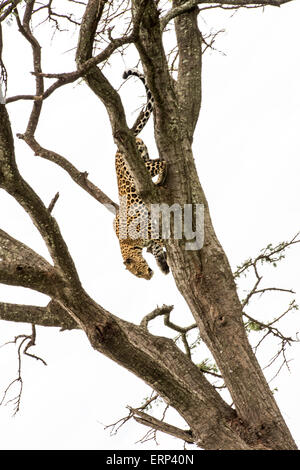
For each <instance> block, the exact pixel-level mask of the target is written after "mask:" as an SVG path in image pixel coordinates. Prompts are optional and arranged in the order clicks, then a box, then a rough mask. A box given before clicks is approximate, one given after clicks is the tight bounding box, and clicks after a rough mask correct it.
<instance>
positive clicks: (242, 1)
mask: <svg viewBox="0 0 300 470" xmlns="http://www.w3.org/2000/svg"><path fill="white" fill-rule="evenodd" d="M290 1H292V0H260V1H258V0H220V1H219V2H217V1H213V0H205V1H203V0H187V1H186V2H182V3H181V4H180V5H176V6H174V7H173V8H172V9H170V10H169V11H168V12H167V13H166V14H165V16H163V17H162V18H161V20H160V24H161V28H162V30H164V28H165V27H166V26H167V24H168V23H169V22H170V21H171V20H172V19H173V18H176V17H178V16H179V15H182V14H183V13H186V12H188V11H190V10H192V9H193V8H195V7H197V5H201V4H214V7H215V8H222V6H224V5H231V6H233V7H235V8H239V7H244V6H249V5H250V6H252V5H255V6H260V7H263V6H269V5H270V6H276V7H280V6H281V5H283V4H284V3H288V2H290Z"/></svg>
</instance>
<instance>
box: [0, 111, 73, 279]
mask: <svg viewBox="0 0 300 470" xmlns="http://www.w3.org/2000/svg"><path fill="white" fill-rule="evenodd" d="M0 187H2V188H3V189H5V190H6V191H7V192H8V193H9V194H10V195H11V196H12V197H14V198H15V199H16V201H17V202H18V203H19V204H20V205H21V206H22V207H23V209H24V210H25V211H26V212H27V213H28V214H29V215H30V217H31V219H32V221H33V223H34V224H35V226H36V227H37V229H38V230H39V232H40V234H41V236H42V237H43V239H44V241H45V243H46V245H47V247H48V250H49V253H50V255H51V257H52V259H53V261H54V264H55V266H57V267H59V268H60V269H61V270H62V272H63V273H64V274H65V275H67V276H68V278H69V280H72V283H73V286H74V287H75V286H78V287H79V286H81V284H80V281H79V277H78V274H77V271H76V268H75V266H74V263H73V260H72V258H71V257H70V254H69V251H68V248H67V245H66V243H65V241H64V240H63V238H62V236H61V233H60V230H59V227H58V225H57V222H56V220H55V219H54V218H53V217H52V216H51V214H50V213H49V211H48V210H47V208H46V207H45V205H44V204H43V202H42V201H41V199H40V198H39V197H38V196H37V194H36V193H35V192H34V191H33V189H32V188H31V187H30V186H29V185H28V184H27V183H26V181H25V180H24V179H23V178H22V176H21V175H20V173H19V171H18V168H17V165H16V161H15V154H14V142H13V136H12V131H11V127H10V122H9V117H8V114H7V111H6V109H5V106H4V105H3V104H0Z"/></svg>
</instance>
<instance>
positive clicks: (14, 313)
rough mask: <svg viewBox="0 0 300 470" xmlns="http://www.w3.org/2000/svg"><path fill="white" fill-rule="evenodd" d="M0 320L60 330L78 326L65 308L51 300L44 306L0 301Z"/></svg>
mask: <svg viewBox="0 0 300 470" xmlns="http://www.w3.org/2000/svg"><path fill="white" fill-rule="evenodd" d="M0 320H5V321H11V322H21V323H33V324H34V325H39V326H47V327H51V326H52V327H57V328H61V329H62V330H73V329H78V328H79V326H78V324H77V323H76V322H75V321H74V320H73V319H72V318H71V317H70V315H68V314H67V313H66V310H65V309H63V308H62V307H61V306H60V305H59V304H57V303H56V302H55V301H53V300H52V301H50V302H49V303H48V305H47V306H46V307H37V306H35V305H18V304H10V303H5V302H0Z"/></svg>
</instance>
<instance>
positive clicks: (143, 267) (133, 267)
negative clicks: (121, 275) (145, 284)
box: [124, 247, 153, 280]
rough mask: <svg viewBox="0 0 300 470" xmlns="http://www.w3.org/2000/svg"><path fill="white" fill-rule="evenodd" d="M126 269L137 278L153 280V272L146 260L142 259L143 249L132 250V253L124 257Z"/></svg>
mask: <svg viewBox="0 0 300 470" xmlns="http://www.w3.org/2000/svg"><path fill="white" fill-rule="evenodd" d="M124 260H125V261H124V264H125V266H126V269H128V271H130V272H131V273H132V274H134V275H135V276H137V277H140V278H143V279H147V280H149V279H151V277H152V276H153V271H152V269H151V268H149V266H148V264H147V262H146V260H145V259H144V258H143V257H142V253H141V249H140V248H139V247H138V249H136V250H134V249H131V250H130V253H128V255H127V256H126V257H124Z"/></svg>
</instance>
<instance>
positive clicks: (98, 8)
mask: <svg viewBox="0 0 300 470" xmlns="http://www.w3.org/2000/svg"><path fill="white" fill-rule="evenodd" d="M2 3H3V4H2V7H1V20H2V21H3V20H6V18H9V15H13V16H14V18H15V20H16V21H17V24H18V28H19V31H20V33H21V34H22V35H23V37H24V39H25V40H27V41H28V42H29V43H30V45H31V47H32V52H33V63H34V76H35V80H36V90H35V92H34V93H33V94H31V95H16V96H13V97H8V98H7V99H6V105H7V106H8V105H9V104H10V103H13V102H15V101H19V100H31V101H32V102H33V106H32V112H31V115H30V118H29V121H28V125H27V129H26V131H25V133H24V134H18V137H19V138H20V139H22V140H24V141H25V143H26V144H27V145H28V146H29V147H30V148H31V149H32V151H33V152H34V153H35V155H39V156H40V157H43V158H46V159H48V160H50V161H51V162H53V163H56V164H57V165H59V166H61V167H62V168H63V169H64V170H65V171H66V172H68V173H69V175H70V176H71V177H72V178H73V180H74V181H75V182H76V183H77V184H79V185H80V186H81V187H82V188H83V189H85V190H86V191H87V192H88V193H89V194H90V195H91V196H92V197H94V198H95V199H96V200H97V201H98V202H100V203H101V204H103V203H104V204H107V203H109V204H110V205H111V206H116V204H115V203H114V202H112V201H111V200H110V198H108V197H107V196H106V195H105V194H104V193H103V192H102V191H101V190H100V189H99V188H97V187H96V186H95V185H94V184H92V183H91V181H90V180H89V179H88V176H87V174H85V173H80V172H79V171H78V170H77V169H76V168H75V167H74V166H73V165H71V164H70V162H69V161H68V160H66V159H65V158H64V157H62V156H61V155H59V154H58V153H56V152H54V151H52V150H47V149H45V148H43V147H42V146H41V145H40V144H39V142H38V141H37V139H36V137H35V131H36V129H37V125H38V123H39V119H40V116H41V115H42V114H41V113H42V109H43V107H44V102H45V100H46V99H48V98H49V97H50V96H51V95H52V94H53V93H54V92H56V91H57V90H58V89H59V88H61V87H62V86H64V85H66V84H68V83H72V82H74V81H75V80H78V79H79V78H81V77H83V78H84V80H85V81H86V83H87V84H88V86H89V87H90V88H91V90H92V91H93V92H94V93H95V95H96V96H97V97H98V98H100V100H101V101H102V102H103V103H104V105H105V107H106V109H107V112H108V116H109V119H110V123H111V128H112V134H113V138H114V141H115V143H116V145H117V146H118V148H119V149H120V150H121V151H122V152H123V153H124V155H126V162H127V164H128V166H129V168H130V171H131V173H132V175H133V177H134V180H135V183H136V187H137V190H138V192H139V194H140V195H141V197H142V199H143V200H144V201H145V203H146V204H151V203H167V204H168V205H169V206H171V205H172V204H174V203H177V204H179V206H180V207H183V206H184V205H185V204H192V205H195V204H204V207H205V212H204V214H205V215H204V230H205V237H204V246H203V248H202V249H201V250H185V246H184V244H183V243H182V241H181V240H176V239H173V238H171V239H169V240H168V241H167V243H166V247H167V253H168V260H169V263H170V267H171V270H172V275H173V276H174V279H175V282H176V285H177V288H178V290H179V292H180V293H181V294H182V296H183V297H184V299H185V301H186V302H187V304H188V306H189V308H190V311H191V312H192V314H193V317H194V319H195V323H196V325H197V328H198V329H199V333H200V337H201V340H203V341H204V342H205V344H206V345H207V346H208V348H209V350H210V351H211V353H212V355H213V357H214V360H215V362H216V365H217V367H218V370H219V371H220V373H218V371H217V372H216V370H214V368H212V367H210V366H209V365H207V364H206V363H201V364H200V365H199V364H198V367H197V365H195V364H194V363H193V362H192V361H191V353H190V346H189V345H188V343H187V339H186V333H187V332H188V331H189V330H190V329H192V328H194V325H191V326H190V327H186V328H183V327H179V326H176V325H174V324H173V322H171V321H170V312H171V310H172V308H171V307H169V306H163V307H161V308H157V309H156V310H154V311H153V312H151V314H149V315H147V316H146V317H145V318H144V319H143V321H142V323H141V324H140V325H134V324H132V323H129V322H127V321H124V320H122V319H120V318H118V317H117V316H115V315H113V314H112V313H110V312H108V311H107V310H105V309H104V308H103V307H101V306H100V305H98V304H97V303H96V302H95V300H93V299H92V298H91V297H90V296H89V295H88V294H87V292H86V291H85V290H84V288H83V287H82V284H81V282H80V279H79V274H78V272H77V269H76V267H75V264H74V262H73V259H72V257H71V255H70V253H69V250H68V246H67V244H66V242H65V240H64V238H63V236H62V234H61V231H60V228H59V226H58V224H57V222H56V220H55V219H54V217H53V216H52V211H53V209H54V206H55V203H56V198H55V199H53V201H52V203H51V204H50V206H49V207H46V206H45V205H44V204H43V202H42V201H41V199H40V198H39V196H38V194H37V193H36V192H35V191H34V190H33V189H32V188H31V187H30V186H29V185H28V183H27V182H26V181H25V179H24V178H23V176H22V175H21V173H20V171H19V169H18V165H17V164H16V160H15V154H14V138H13V133H12V130H11V126H10V121H9V117H8V113H7V110H6V106H5V105H4V104H2V105H1V126H0V132H1V136H0V141H1V146H0V147H1V154H0V155H1V159H0V168H1V170H0V181H1V188H3V189H4V190H5V191H6V192H7V193H8V194H9V195H11V196H12V197H13V198H14V199H15V200H16V201H17V202H18V203H19V204H20V205H21V207H23V209H24V210H25V211H26V212H27V213H28V214H29V215H30V217H31V219H32V221H33V223H34V224H35V226H36V227H37V229H38V231H39V232H40V234H41V236H42V238H43V240H44V241H45V243H46V245H47V248H48V250H49V253H50V255H51V260H52V262H51V263H50V262H48V261H46V260H45V259H44V258H42V257H41V256H40V255H38V254H37V253H36V252H35V251H33V250H32V249H30V248H29V247H28V246H25V245H24V244H22V243H21V242H19V241H18V240H16V239H15V238H13V237H11V236H10V235H9V234H7V233H6V232H4V231H1V232H0V238H1V244H0V255H1V258H2V261H1V265H0V281H1V283H3V284H7V285H13V286H22V287H27V288H30V289H33V290H35V291H37V292H41V293H43V294H45V295H47V296H48V297H50V299H51V300H50V302H49V304H48V306H47V307H46V308H41V307H33V306H32V307H31V308H28V307H27V306H22V305H12V304H4V303H3V304H2V305H1V318H2V319H5V320H10V321H15V320H16V315H17V317H18V321H23V322H25V323H31V324H33V325H44V326H60V327H63V328H68V329H72V328H81V329H82V330H83V331H84V332H85V333H86V335H87V337H88V339H89V341H90V344H91V346H92V347H93V348H94V349H96V350H97V351H99V352H101V353H103V354H105V355H106V356H107V357H109V358H111V359H112V360H114V361H115V362H117V363H118V364H121V365H122V366H123V367H125V368H126V369H127V370H129V371H131V372H133V373H134V374H136V375H137V376H138V377H140V378H142V379H143V380H144V381H145V382H146V383H148V384H149V385H150V386H151V387H152V388H153V389H154V390H155V392H156V394H157V395H158V396H160V397H162V398H163V399H164V400H165V402H166V403H167V404H168V405H170V406H171V407H173V408H174V409H176V410H177V411H178V413H179V414H180V415H181V416H182V417H183V419H184V420H185V421H186V423H187V424H188V426H189V430H188V431H185V430H182V429H179V428H176V427H175V426H170V425H167V424H166V423H162V422H159V421H158V420H156V419H154V418H150V417H149V416H148V415H147V414H145V407H144V408H143V407H142V408H141V409H138V410H131V415H132V416H134V417H135V419H136V420H137V421H139V422H142V423H143V424H147V425H149V426H151V427H152V428H153V429H159V430H162V431H163V432H166V433H170V434H171V435H175V436H177V437H179V438H180V439H183V440H184V441H186V442H190V443H195V444H197V445H198V446H199V447H201V448H204V449H295V448H296V447H295V443H294V441H293V439H292V437H291V435H290V433H289V430H288V429H287V427H286V424H285V422H284V420H283V418H282V416H281V414H280V411H279V409H278V407H277V405H276V402H275V400H274V396H273V394H272V392H271V390H270V388H269V386H268V384H267V382H266V380H265V378H264V375H263V373H262V371H261V369H260V366H259V364H258V362H257V360H256V357H255V355H254V353H253V351H252V349H251V346H250V344H249V341H248V338H247V334H246V329H245V324H244V323H243V314H244V312H243V310H244V308H245V306H246V305H247V304H248V302H249V300H250V298H251V297H253V296H254V295H255V294H256V293H259V292H260V291H261V290H262V289H260V286H259V284H260V279H261V275H260V272H259V271H258V263H259V262H261V261H265V262H270V263H276V261H277V260H278V259H280V258H281V256H282V253H283V251H284V249H285V248H287V247H288V246H291V245H293V244H295V243H297V238H293V239H292V240H291V241H290V242H286V243H284V244H280V245H278V246H275V247H273V246H271V245H270V246H268V247H267V248H266V249H265V251H263V252H262V253H261V254H260V255H259V256H258V257H257V258H255V259H249V260H247V261H246V262H245V263H244V264H243V265H241V266H240V267H239V268H238V269H237V272H236V278H237V277H238V276H239V275H241V274H242V273H243V272H244V271H246V270H247V269H249V268H250V269H253V270H254V273H255V275H256V281H255V284H254V287H253V289H251V290H250V292H249V294H248V296H247V297H246V298H245V299H244V301H243V302H241V301H240V299H239V298H238V295H237V290H236V284H235V278H234V275H233V273H232V270H231V268H230V266H229V263H228V260H227V257H226V254H225V252H224V250H223V248H222V246H221V245H220V243H219V241H218V239H217V237H216V235H215V232H214V229H213V226H212V222H211V219H210V215H209V209H208V205H207V202H206V198H205V195H204V192H203V189H202V187H201V185H200V181H199V178H198V174H197V170H196V167H195V162H194V158H193V152H192V142H193V136H194V131H195V127H196V123H197V121H198V116H199V111H200V106H201V57H202V53H203V49H205V48H207V47H210V46H211V43H212V41H213V40H214V37H213V36H212V37H210V38H206V37H205V36H204V35H203V34H202V32H200V30H199V28H198V24H197V16H198V14H199V10H202V9H204V8H208V9H210V8H217V7H221V8H229V9H231V8H234V9H236V8H239V7H241V6H245V7H249V6H252V5H254V6H255V7H256V6H259V7H261V6H267V5H274V6H280V5H281V4H282V3H286V2H285V1H281V2H280V1H278V2H277V1H272V2H269V1H266V2H260V4H259V5H257V4H256V3H254V2H252V1H247V2H243V1H238V2H236V1H234V0H232V1H229V2H220V3H218V4H214V3H211V2H208V3H206V4H205V5H204V6H202V5H201V2H198V1H195V2H180V1H178V2H177V1H174V2H173V5H172V7H170V8H169V9H167V11H160V9H159V8H158V5H157V4H156V3H154V2H152V1H150V0H149V1H144V2H139V1H134V2H132V5H124V4H122V3H121V4H118V5H117V4H115V5H111V4H108V3H107V2H105V1H103V2H101V1H96V0H90V1H88V2H87V4H86V5H82V6H79V7H80V8H82V10H83V13H81V18H82V19H80V21H77V19H75V16H73V15H70V14H69V13H57V10H55V9H54V8H53V6H52V2H49V3H47V2H45V4H44V3H42V4H41V5H40V4H39V6H38V5H37V4H35V2H34V1H31V0H30V1H27V2H25V3H26V4H24V5H23V4H22V2H20V1H19V2H18V1H17V2H16V1H8V2H2ZM71 3H72V8H74V9H75V8H76V9H77V8H79V7H78V5H77V3H78V2H75V1H74V2H70V4H71ZM198 5H200V6H198ZM22 7H23V9H24V14H23V15H22V14H21V10H20V11H19V9H20V8H22ZM161 8H162V7H161ZM44 11H46V13H47V18H48V19H49V20H51V21H54V23H55V26H56V27H57V28H58V30H59V29H60V23H59V21H61V20H62V19H65V20H66V21H69V22H71V23H72V22H73V23H74V24H75V25H77V23H78V26H79V28H80V30H79V41H78V45H77V50H76V63H77V70H76V71H73V72H69V73H65V72H64V73H59V74H46V73H43V69H42V66H41V47H40V44H39V42H38V40H37V37H36V35H35V33H34V30H33V28H32V22H34V21H35V18H37V17H38V15H40V14H43V13H44ZM74 11H75V10H74ZM76 12H77V10H76ZM120 12H121V13H122V17H121V19H120V16H119V14H120ZM128 17H129V19H130V22H129V23H128V24H127V23H126V21H127V19H128ZM121 20H122V21H123V22H124V25H125V26H126V29H125V31H124V30H122V27H123V22H122V21H121ZM171 20H174V25H175V35H176V46H175V48H174V50H173V51H170V54H169V56H168V57H167V56H166V53H165V50H164V47H163V45H162V36H163V34H165V31H166V28H167V27H169V24H170V21H171ZM125 26H124V27H125ZM117 32H118V35H117ZM115 34H116V35H117V37H113V36H115ZM107 37H108V44H107V45H106V46H104V45H103V43H104V41H106V42H107ZM95 44H96V45H97V47H99V50H100V52H99V51H96V52H95V53H93V47H94V45H95ZM4 46H5V43H4ZM129 46H130V47H132V46H133V47H135V49H136V51H137V52H138V56H139V60H140V61H141V63H142V66H143V70H144V73H145V76H146V78H147V83H148V85H149V87H150V89H151V92H152V94H153V96H154V100H155V120H154V122H155V126H154V128H155V140H156V144H157V148H158V151H159V155H160V157H161V158H162V159H163V160H165V161H166V162H167V163H168V176H167V182H166V184H165V185H164V186H163V187H162V188H158V187H157V186H155V185H154V184H153V183H152V181H151V178H150V176H149V174H148V173H147V171H146V169H145V166H144V163H143V162H142V160H141V159H140V157H139V154H138V152H137V150H136V146H135V139H134V136H133V133H132V131H131V130H130V128H129V127H128V125H127V122H126V118H125V112H124V108H123V105H122V102H121V99H120V96H119V94H118V93H117V92H116V90H115V89H114V88H113V86H112V85H111V83H110V82H109V80H108V79H107V78H106V75H104V73H103V71H102V70H103V67H104V66H105V65H107V64H108V63H109V60H114V57H115V56H114V55H113V53H115V52H117V51H121V53H122V54H124V53H125V51H126V48H127V47H129ZM0 49H2V39H1V48H0ZM168 59H169V65H168ZM99 65H100V67H99ZM2 70H3V75H4V78H5V68H4V64H2ZM104 70H105V69H104ZM47 79H55V81H54V82H53V84H52V85H50V86H49V87H48V88H46V87H45V83H48V82H47ZM137 282H138V281H137ZM270 289H271V288H270ZM264 290H267V288H266V289H265V288H264ZM293 307H294V304H292V305H291V308H290V309H288V310H289V311H290V310H291V309H292V308H293ZM159 315H162V316H164V318H165V323H166V324H167V325H169V326H171V327H172V328H173V329H175V330H177V331H178V333H180V334H181V338H182V341H183V344H184V345H185V351H184V352H183V351H181V349H179V348H178V347H177V345H176V344H175V343H174V341H172V340H170V339H168V338H166V337H162V336H154V335H152V334H150V333H149V332H148V329H147V325H148V323H149V322H150V320H151V319H153V318H155V317H156V316H159ZM246 322H247V323H246V327H247V328H248V329H251V328H252V329H263V330H264V331H265V332H266V333H277V334H279V335H281V336H280V338H281V340H282V341H283V343H282V344H283V345H286V343H287V342H289V341H291V338H286V337H284V336H283V335H282V334H281V333H280V332H278V331H275V328H273V325H272V324H271V323H267V324H263V323H260V322H258V321H256V320H255V319H253V318H252V317H251V316H250V315H248V316H247V317H246ZM23 339H24V341H25V340H26V341H27V345H26V347H25V352H26V353H27V354H30V353H29V348H30V346H31V345H32V344H33V343H34V340H35V327H33V333H32V335H31V336H28V337H27V338H26V339H25V338H23ZM207 373H210V375H212V376H214V374H215V375H217V376H219V375H220V376H221V377H222V379H223V380H224V383H225V385H226V388H227V390H228V391H229V393H230V396H231V398H232V402H233V406H230V405H229V404H228V403H227V402H226V401H225V400H224V399H223V398H222V397H221V395H220V394H219V393H218V391H217V389H216V388H215V387H214V385H213V384H212V383H211V382H210V381H209V380H208V379H207V378H206V374H207ZM18 379H19V381H20V377H19V378H18ZM8 391H9V388H8V389H7V392H8ZM5 395H6V393H5ZM152 399H153V397H152V398H151V399H150V400H149V402H147V404H149V403H150V402H151V400H152ZM18 406H19V402H17V407H18Z"/></svg>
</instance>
